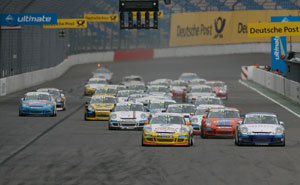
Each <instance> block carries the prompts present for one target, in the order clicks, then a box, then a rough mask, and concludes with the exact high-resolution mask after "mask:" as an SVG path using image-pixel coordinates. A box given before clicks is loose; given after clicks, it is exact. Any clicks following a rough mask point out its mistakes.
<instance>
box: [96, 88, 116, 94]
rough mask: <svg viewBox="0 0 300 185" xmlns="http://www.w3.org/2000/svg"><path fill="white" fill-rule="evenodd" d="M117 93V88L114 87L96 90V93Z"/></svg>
mask: <svg viewBox="0 0 300 185" xmlns="http://www.w3.org/2000/svg"><path fill="white" fill-rule="evenodd" d="M116 93H117V89H112V88H108V89H104V88H101V89H97V90H96V91H95V94H116Z"/></svg>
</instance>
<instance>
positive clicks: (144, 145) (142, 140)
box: [142, 137, 146, 146]
mask: <svg viewBox="0 0 300 185" xmlns="http://www.w3.org/2000/svg"><path fill="white" fill-rule="evenodd" d="M142 146H146V145H145V144H144V138H143V137H142Z"/></svg>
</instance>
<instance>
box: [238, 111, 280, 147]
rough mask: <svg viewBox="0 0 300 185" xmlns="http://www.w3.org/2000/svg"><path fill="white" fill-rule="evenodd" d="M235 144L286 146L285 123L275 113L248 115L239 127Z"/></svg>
mask: <svg viewBox="0 0 300 185" xmlns="http://www.w3.org/2000/svg"><path fill="white" fill-rule="evenodd" d="M235 133H236V134H235V144H236V145H238V146H240V145H246V144H248V145H249V144H250V145H279V146H285V129H284V123H283V122H281V121H278V119H277V116H276V114H273V113H264V112H258V113H248V114H246V115H245V118H244V120H243V121H240V122H239V123H238V125H237V128H236V132H235Z"/></svg>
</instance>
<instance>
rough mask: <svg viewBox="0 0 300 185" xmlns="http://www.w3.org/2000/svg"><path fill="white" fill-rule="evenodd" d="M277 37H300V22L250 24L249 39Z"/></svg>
mask: <svg viewBox="0 0 300 185" xmlns="http://www.w3.org/2000/svg"><path fill="white" fill-rule="evenodd" d="M275 36H300V22H280V23H275V22H274V23H249V24H248V37H275Z"/></svg>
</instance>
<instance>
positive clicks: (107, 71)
mask: <svg viewBox="0 0 300 185" xmlns="http://www.w3.org/2000/svg"><path fill="white" fill-rule="evenodd" d="M96 73H111V72H110V71H109V70H108V69H106V68H100V69H97V70H96Z"/></svg>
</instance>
